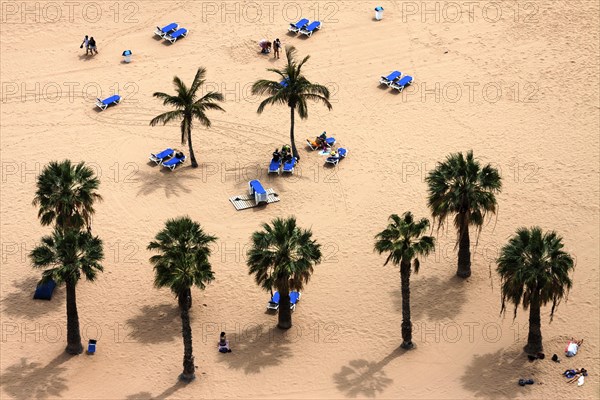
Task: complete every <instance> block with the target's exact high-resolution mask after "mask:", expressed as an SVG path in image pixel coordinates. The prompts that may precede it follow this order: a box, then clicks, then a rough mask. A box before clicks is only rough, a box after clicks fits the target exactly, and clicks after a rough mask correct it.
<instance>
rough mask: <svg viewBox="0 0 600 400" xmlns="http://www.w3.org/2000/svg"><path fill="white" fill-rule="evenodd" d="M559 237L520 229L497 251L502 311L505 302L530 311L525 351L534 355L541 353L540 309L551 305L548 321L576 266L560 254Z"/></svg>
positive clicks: (567, 291) (552, 232) (515, 313)
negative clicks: (498, 253) (498, 252)
mask: <svg viewBox="0 0 600 400" xmlns="http://www.w3.org/2000/svg"><path fill="white" fill-rule="evenodd" d="M563 247H564V245H563V242H562V238H561V237H560V236H558V235H557V234H556V232H554V231H551V232H546V233H543V232H542V229H541V228H540V227H537V226H536V227H533V228H531V229H527V228H519V229H518V230H517V233H516V235H515V236H513V237H512V238H510V239H509V241H508V243H507V244H506V245H505V246H504V247H503V248H502V250H501V251H500V257H499V258H498V269H497V271H498V274H499V275H500V278H501V281H502V283H501V293H502V309H501V313H502V314H503V313H504V312H505V311H506V303H508V302H511V303H513V304H514V306H515V309H514V318H516V317H517V308H518V307H519V305H521V304H522V305H523V309H524V310H527V308H529V336H528V338H527V345H526V346H525V347H524V350H525V352H526V353H528V354H537V353H538V352H541V351H542V350H543V346H542V330H541V322H540V308H541V306H545V305H546V304H548V303H550V302H551V303H552V309H551V310H550V321H552V318H553V317H554V311H556V307H557V306H558V305H559V304H560V301H561V300H562V299H563V298H566V297H567V295H568V293H569V290H570V289H571V286H572V281H571V278H570V277H569V273H570V272H571V271H572V270H573V269H574V267H575V263H574V262H573V258H572V257H571V255H570V254H569V253H567V252H565V251H563Z"/></svg>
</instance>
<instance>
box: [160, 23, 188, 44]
mask: <svg viewBox="0 0 600 400" xmlns="http://www.w3.org/2000/svg"><path fill="white" fill-rule="evenodd" d="M154 34H155V35H157V36H160V37H161V38H162V39H165V40H168V41H169V42H171V43H175V42H176V41H177V39H180V38H184V37H186V36H187V34H188V30H187V29H185V28H180V27H179V25H177V24H176V23H175V22H171V23H170V24H169V25H166V26H163V27H162V28H161V27H159V26H157V27H156V30H155V31H154Z"/></svg>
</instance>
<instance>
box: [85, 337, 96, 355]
mask: <svg viewBox="0 0 600 400" xmlns="http://www.w3.org/2000/svg"><path fill="white" fill-rule="evenodd" d="M97 342H98V341H97V340H96V339H90V340H89V341H88V348H87V353H88V354H90V355H91V354H94V353H96V343H97Z"/></svg>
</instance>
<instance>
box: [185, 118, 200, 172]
mask: <svg viewBox="0 0 600 400" xmlns="http://www.w3.org/2000/svg"><path fill="white" fill-rule="evenodd" d="M187 137H188V144H189V146H190V159H191V160H192V168H198V162H197V161H196V156H195V155H194V149H193V148H192V127H191V125H188V128H187Z"/></svg>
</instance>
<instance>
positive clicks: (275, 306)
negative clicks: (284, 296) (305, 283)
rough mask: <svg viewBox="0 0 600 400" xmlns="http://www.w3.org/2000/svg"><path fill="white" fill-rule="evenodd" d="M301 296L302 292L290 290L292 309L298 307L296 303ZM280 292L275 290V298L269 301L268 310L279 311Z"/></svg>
mask: <svg viewBox="0 0 600 400" xmlns="http://www.w3.org/2000/svg"><path fill="white" fill-rule="evenodd" d="M300 296H302V294H301V293H300V292H296V291H294V292H290V310H294V309H295V308H296V304H297V303H298V301H299V300H300ZM279 300H280V296H279V292H278V291H277V292H275V293H274V294H273V298H272V299H271V300H270V301H269V302H268V303H267V310H273V311H277V310H279Z"/></svg>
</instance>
